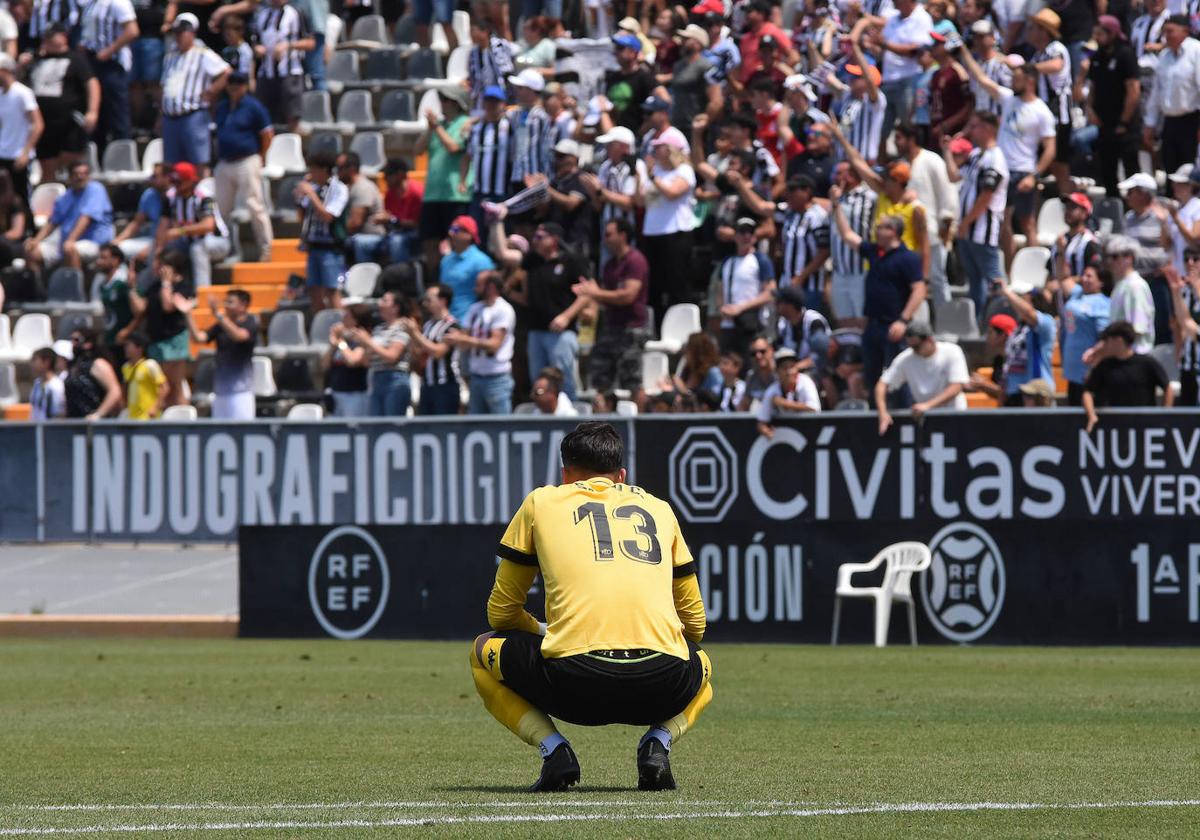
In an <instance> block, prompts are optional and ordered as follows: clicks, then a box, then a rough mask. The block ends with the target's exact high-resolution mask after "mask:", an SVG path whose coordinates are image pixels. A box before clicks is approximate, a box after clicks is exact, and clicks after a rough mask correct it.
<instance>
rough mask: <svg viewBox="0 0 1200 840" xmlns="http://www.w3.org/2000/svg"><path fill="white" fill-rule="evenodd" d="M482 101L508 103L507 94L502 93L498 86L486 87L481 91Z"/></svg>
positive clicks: (502, 89)
mask: <svg viewBox="0 0 1200 840" xmlns="http://www.w3.org/2000/svg"><path fill="white" fill-rule="evenodd" d="M483 98H484V99H499V100H500V101H501V102H507V101H508V94H506V93H505V92H504V88H502V87H500V85H488V86H487V87H485V88H484V89H483Z"/></svg>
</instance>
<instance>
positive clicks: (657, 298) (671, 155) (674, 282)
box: [642, 128, 696, 317]
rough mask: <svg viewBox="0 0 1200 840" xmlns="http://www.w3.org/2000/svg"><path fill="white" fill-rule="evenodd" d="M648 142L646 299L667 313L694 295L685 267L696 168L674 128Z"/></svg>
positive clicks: (689, 250) (689, 252) (693, 218)
mask: <svg viewBox="0 0 1200 840" xmlns="http://www.w3.org/2000/svg"><path fill="white" fill-rule="evenodd" d="M650 146H651V149H652V152H651V153H652V155H653V162H652V165H651V167H650V182H649V183H648V184H646V188H645V192H644V198H645V202H646V215H645V218H644V220H643V222H642V234H643V236H644V239H643V241H642V250H643V251H644V253H645V255H646V261H647V262H648V263H649V266H650V304H651V305H652V306H654V307H655V311H656V312H658V313H665V312H666V311H667V307H668V306H670V305H671V304H675V303H684V302H686V301H687V300H689V299H690V298H691V297H692V294H691V289H690V288H689V287H688V279H689V276H690V273H689V270H688V269H689V268H690V267H691V264H692V230H693V228H695V226H696V214H695V213H694V212H693V210H692V206H693V199H692V191H693V190H695V189H696V172H695V170H694V169H692V166H691V164H690V163H689V162H688V155H687V152H688V144H687V140H685V139H684V137H683V134H682V133H681V132H680V131H679V130H678V129H675V128H668V129H666V130H665V131H663V133H662V134H660V135H659V136H658V137H656V138H655V139H654V141H653V142H652V143H651V144H650ZM659 317H661V315H660V316H659Z"/></svg>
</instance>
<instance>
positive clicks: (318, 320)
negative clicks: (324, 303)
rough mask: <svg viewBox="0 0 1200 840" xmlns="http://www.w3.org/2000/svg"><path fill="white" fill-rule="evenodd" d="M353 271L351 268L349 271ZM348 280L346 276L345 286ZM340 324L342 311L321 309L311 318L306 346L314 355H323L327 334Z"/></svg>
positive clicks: (326, 344)
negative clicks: (335, 325)
mask: <svg viewBox="0 0 1200 840" xmlns="http://www.w3.org/2000/svg"><path fill="white" fill-rule="evenodd" d="M353 270H354V269H353V268H351V271H353ZM349 283H350V278H349V276H347V278H346V284H347V285H349ZM341 322H342V311H341V310H340V309H322V310H321V311H320V312H318V313H317V314H316V315H314V316H313V319H312V324H311V325H310V326H309V330H308V346H309V349H310V350H311V351H312V352H314V353H324V352H326V351H327V350H328V349H329V332H330V331H331V330H332V329H333V325H334V324H340V323H341Z"/></svg>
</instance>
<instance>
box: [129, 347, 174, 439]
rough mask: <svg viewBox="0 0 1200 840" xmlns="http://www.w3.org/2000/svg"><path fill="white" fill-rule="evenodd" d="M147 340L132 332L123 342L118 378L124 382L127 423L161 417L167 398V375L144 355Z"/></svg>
mask: <svg viewBox="0 0 1200 840" xmlns="http://www.w3.org/2000/svg"><path fill="white" fill-rule="evenodd" d="M149 343H150V339H149V338H148V337H147V336H146V334H145V333H144V332H141V331H134V332H132V333H130V334H129V337H128V338H126V339H125V358H126V360H127V361H126V362H125V364H123V365H121V378H122V379H124V380H125V387H126V392H125V404H126V405H128V406H129V419H130V420H150V419H153V418H155V417H158V416H159V415H160V414H162V410H163V404H164V403H165V402H166V399H167V390H168V386H167V376H166V374H165V373H163V371H162V368H161V367H159V365H158V362H156V361H154V360H153V359H151V358H149V357H148V356H147V355H146V346H147V345H148V344H149Z"/></svg>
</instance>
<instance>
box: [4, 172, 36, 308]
mask: <svg viewBox="0 0 1200 840" xmlns="http://www.w3.org/2000/svg"><path fill="white" fill-rule="evenodd" d="M29 232H32V226H31V225H30V224H29V206H28V205H27V204H26V203H25V199H24V198H23V197H22V196H20V195H18V194H17V191H16V190H14V189H13V182H12V175H10V174H9V172H8V170H7V169H0V268H6V267H8V266H9V265H11V264H12V261H13V260H14V259H16V258H17V257H20V256H23V255H24V252H25V249H24V246H23V245H22V242H21V240H23V239H24V238H25V235H26V233H29ZM2 302H3V298H0V303H2Z"/></svg>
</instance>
